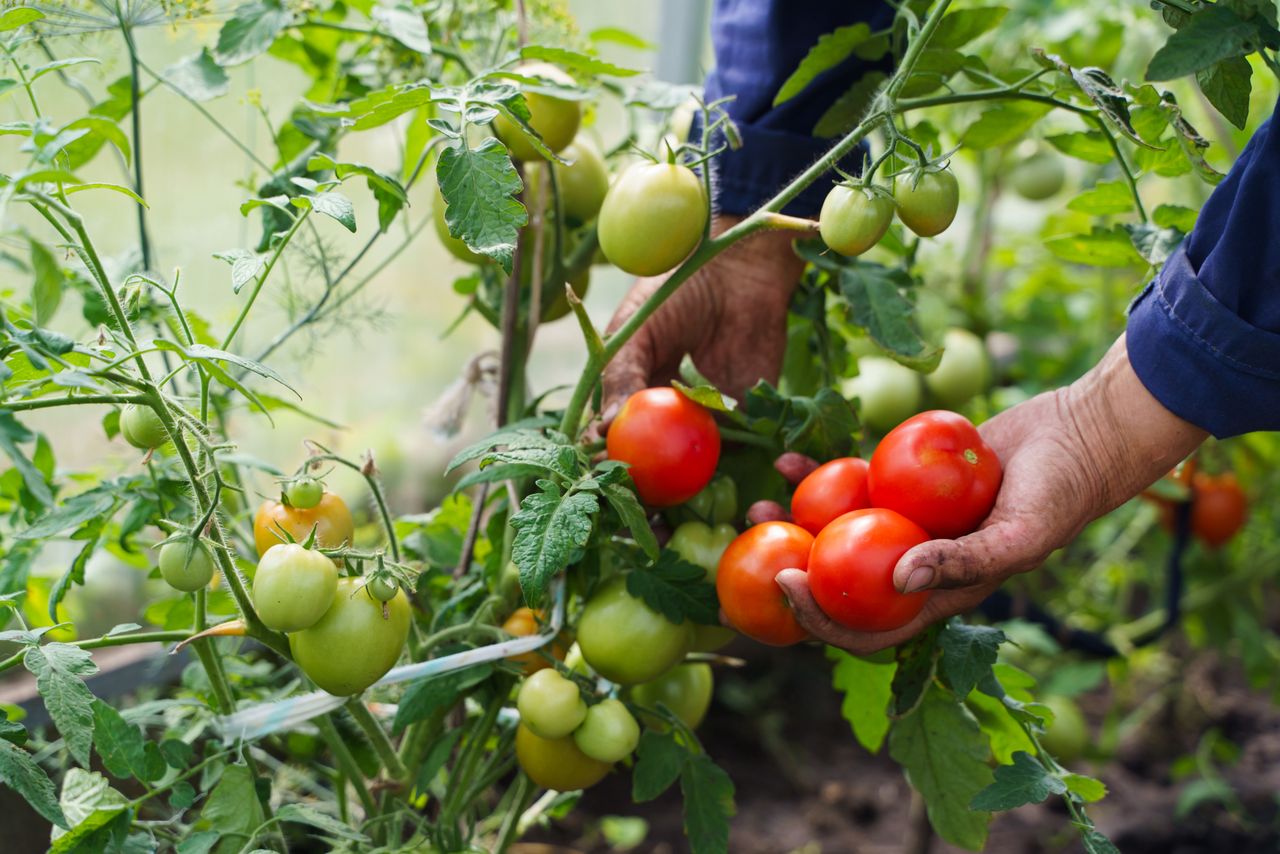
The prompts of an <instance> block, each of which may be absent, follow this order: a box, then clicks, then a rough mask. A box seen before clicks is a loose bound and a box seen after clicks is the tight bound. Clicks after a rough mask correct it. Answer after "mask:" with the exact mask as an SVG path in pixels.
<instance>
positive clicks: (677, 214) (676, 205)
mask: <svg viewBox="0 0 1280 854" xmlns="http://www.w3.org/2000/svg"><path fill="white" fill-rule="evenodd" d="M707 217H708V213H707V197H706V193H705V192H704V191H703V188H702V181H700V180H699V179H698V176H697V175H696V174H694V172H693V171H692V170H691V169H689V168H687V167H685V166H681V165H679V164H675V163H640V164H637V165H635V166H632V167H631V168H629V169H627V171H626V172H623V173H622V174H621V175H619V176H618V177H617V179H615V180H614V182H613V186H611V187H610V188H609V193H608V195H606V196H605V197H604V203H603V204H602V205H601V207H600V219H599V222H598V223H597V229H598V233H599V236H600V249H601V251H603V252H604V255H605V257H606V258H608V259H609V263H611V264H613V265H614V266H616V267H618V268H619V269H621V270H624V271H625V272H628V273H632V274H634V275H637V276H656V275H658V274H659V273H665V272H666V271H667V270H670V269H672V268H673V267H675V266H676V265H677V264H679V263H680V262H681V261H683V260H684V259H685V257H686V256H687V255H688V254H689V253H690V252H692V251H693V250H694V249H695V248H696V247H697V245H698V244H699V243H700V242H702V232H703V231H704V230H705V229H706V227H707Z"/></svg>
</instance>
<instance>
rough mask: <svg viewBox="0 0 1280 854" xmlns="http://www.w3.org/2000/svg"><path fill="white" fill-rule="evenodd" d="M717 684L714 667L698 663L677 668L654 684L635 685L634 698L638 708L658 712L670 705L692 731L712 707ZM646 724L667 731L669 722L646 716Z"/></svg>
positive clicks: (632, 693)
mask: <svg viewBox="0 0 1280 854" xmlns="http://www.w3.org/2000/svg"><path fill="white" fill-rule="evenodd" d="M714 682H715V680H714V679H713V678H712V675H711V665H710V664H707V663H706V662H705V661H695V662H690V663H689V664H681V665H680V666H679V667H673V668H672V669H671V670H669V671H667V672H666V673H664V674H662V675H661V676H659V677H658V678H657V679H654V680H653V681H652V682H645V683H643V684H641V685H635V686H633V687H632V688H631V689H630V696H631V699H632V701H634V702H635V703H636V705H638V706H645V707H646V708H650V709H655V710H656V709H657V708H658V706H660V705H662V706H666V707H667V708H668V709H670V710H671V712H672V713H673V714H674V715H675V716H676V717H678V718H679V719H680V720H681V721H683V722H684V725H685V726H687V727H688V728H689V729H697V728H698V725H699V724H700V723H702V719H703V718H705V717H706V716H707V709H708V708H710V707H711V691H712V688H713V687H714ZM644 724H645V726H647V727H649V728H651V729H666V728H667V722H666V721H664V720H663V719H662V718H660V717H658V716H656V715H644Z"/></svg>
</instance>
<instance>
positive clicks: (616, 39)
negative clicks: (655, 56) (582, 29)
mask: <svg viewBox="0 0 1280 854" xmlns="http://www.w3.org/2000/svg"><path fill="white" fill-rule="evenodd" d="M587 38H589V39H590V40H591V41H593V42H610V43H611V44H617V45H622V46H623V47H629V48H631V49H632V50H657V49H658V46H657V45H655V44H653V43H651V42H647V41H645V40H644V39H642V38H640V37H639V36H638V35H636V34H635V33H633V32H631V31H629V30H623V29H619V28H618V27H600V28H599V29H596V30H592V31H591V32H589V33H587Z"/></svg>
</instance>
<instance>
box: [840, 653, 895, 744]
mask: <svg viewBox="0 0 1280 854" xmlns="http://www.w3.org/2000/svg"><path fill="white" fill-rule="evenodd" d="M827 658H829V659H830V660H831V661H832V662H834V663H835V667H834V668H833V669H832V672H831V684H832V685H833V686H834V687H835V689H836V690H837V691H839V692H841V693H842V694H844V699H843V700H842V701H841V703H840V714H841V715H843V716H844V719H845V720H846V721H848V722H849V725H850V726H851V727H853V735H854V737H855V738H857V739H858V743H859V744H861V745H862V746H863V747H865V748H866V749H867V750H868V751H870V752H871V753H879V752H880V747H881V745H883V744H884V738H885V736H886V735H888V734H889V701H890V700H891V699H892V697H893V691H892V687H891V686H892V684H893V674H894V671H895V670H896V666H895V664H894V663H893V662H887V663H881V662H876V661H870V660H868V659H865V658H860V657H858V656H856V655H850V654H849V653H847V652H844V651H843V650H839V649H836V648H835V647H832V646H829V647H827Z"/></svg>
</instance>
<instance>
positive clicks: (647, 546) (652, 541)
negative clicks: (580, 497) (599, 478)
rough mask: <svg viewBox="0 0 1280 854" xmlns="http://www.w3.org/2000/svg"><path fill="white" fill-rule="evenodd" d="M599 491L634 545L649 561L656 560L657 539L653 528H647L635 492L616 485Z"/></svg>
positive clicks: (647, 523)
mask: <svg viewBox="0 0 1280 854" xmlns="http://www.w3.org/2000/svg"><path fill="white" fill-rule="evenodd" d="M600 491H601V492H602V493H603V495H604V497H605V500H606V501H608V502H609V506H610V507H612V508H613V511H614V512H615V513H617V514H618V518H619V519H621V520H622V524H624V525H626V526H627V530H629V531H630V532H631V536H632V538H634V539H635V541H636V545H638V546H640V548H641V549H643V550H644V553H645V554H646V555H648V556H649V559H650V560H656V559H657V557H658V552H659V548H658V538H657V537H655V536H654V534H653V528H651V527H650V526H649V517H648V516H647V515H646V514H645V512H644V508H643V507H641V506H640V501H639V499H637V498H636V494H635V492H633V491H632V490H630V489H627V488H626V487H625V486H622V485H621V484H617V483H610V484H606V485H605V486H604V487H603V489H601V490H600Z"/></svg>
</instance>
